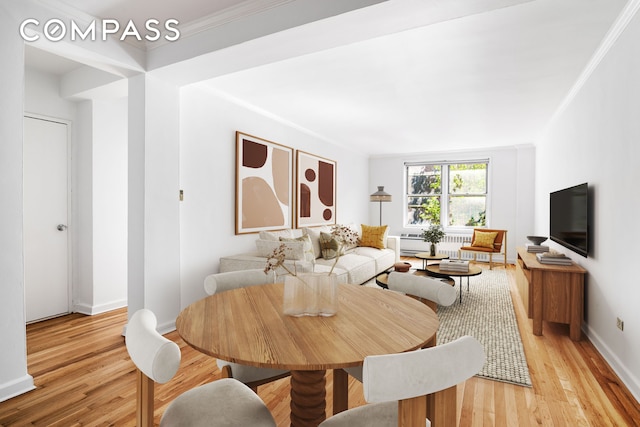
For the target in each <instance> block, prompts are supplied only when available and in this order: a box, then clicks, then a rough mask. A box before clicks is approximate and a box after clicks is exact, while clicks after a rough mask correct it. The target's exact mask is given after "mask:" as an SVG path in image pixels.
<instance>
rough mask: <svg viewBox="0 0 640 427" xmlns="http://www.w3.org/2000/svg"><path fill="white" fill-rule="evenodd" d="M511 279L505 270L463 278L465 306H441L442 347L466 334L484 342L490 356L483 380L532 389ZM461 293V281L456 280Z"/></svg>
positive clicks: (462, 304)
mask: <svg viewBox="0 0 640 427" xmlns="http://www.w3.org/2000/svg"><path fill="white" fill-rule="evenodd" d="M508 280H509V279H508V278H507V273H506V272H505V271H504V270H500V269H498V270H488V269H483V270H482V274H480V275H479V276H474V277H471V278H470V279H469V291H468V292H467V279H466V278H463V279H462V303H460V299H459V297H458V299H457V300H456V302H454V303H453V304H452V305H450V306H449V307H442V306H438V318H439V319H440V328H439V329H438V339H437V343H438V345H440V344H444V343H447V342H449V341H452V340H454V339H456V338H458V337H461V336H463V335H471V336H473V337H475V338H476V339H477V340H478V341H480V342H481V343H482V345H483V346H484V349H485V353H486V356H487V359H486V362H485V365H484V367H483V368H482V370H481V371H480V372H479V373H478V376H479V377H483V378H488V379H491V380H497V381H503V382H508V383H512V384H517V385H522V386H528V387H531V378H530V376H529V368H528V367H527V359H526V358H525V354H524V347H523V345H522V339H521V338H520V332H519V331H518V324H517V322H516V315H515V312H514V311H513V303H512V302H511V294H510V292H509V281H508ZM455 281H456V290H457V291H458V292H459V291H460V289H459V286H460V285H459V283H460V279H459V278H456V279H455Z"/></svg>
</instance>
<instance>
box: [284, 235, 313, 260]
mask: <svg viewBox="0 0 640 427" xmlns="http://www.w3.org/2000/svg"><path fill="white" fill-rule="evenodd" d="M280 241H281V242H302V244H303V251H304V260H305V261H308V262H315V261H316V254H315V253H314V252H313V244H312V243H311V238H310V237H309V236H308V235H306V234H305V235H304V236H300V237H294V238H287V237H280Z"/></svg>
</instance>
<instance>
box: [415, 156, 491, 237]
mask: <svg viewBox="0 0 640 427" xmlns="http://www.w3.org/2000/svg"><path fill="white" fill-rule="evenodd" d="M488 165H489V164H488V162H487V161H482V162H469V163H462V162H461V163H424V164H410V165H407V166H406V178H407V195H406V196H407V197H406V200H407V217H406V223H407V225H418V226H429V225H432V224H436V225H443V226H445V227H477V226H485V225H486V209H487V208H486V202H487V171H488Z"/></svg>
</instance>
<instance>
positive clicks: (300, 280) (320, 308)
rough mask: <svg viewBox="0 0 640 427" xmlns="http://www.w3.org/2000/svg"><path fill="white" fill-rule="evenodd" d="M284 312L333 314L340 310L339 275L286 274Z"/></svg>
mask: <svg viewBox="0 0 640 427" xmlns="http://www.w3.org/2000/svg"><path fill="white" fill-rule="evenodd" d="M282 310H283V313H284V314H286V315H288V316H296V317H299V316H333V315H334V314H336V312H337V311H338V276H337V275H336V274H330V275H329V274H326V273H300V274H298V275H297V276H285V278H284V301H283V304H282Z"/></svg>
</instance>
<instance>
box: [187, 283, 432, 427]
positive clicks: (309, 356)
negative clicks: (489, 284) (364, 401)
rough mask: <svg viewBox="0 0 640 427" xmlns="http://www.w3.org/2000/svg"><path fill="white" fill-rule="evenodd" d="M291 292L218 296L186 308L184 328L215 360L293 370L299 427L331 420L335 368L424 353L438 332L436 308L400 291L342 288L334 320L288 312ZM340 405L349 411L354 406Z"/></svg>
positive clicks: (273, 287) (257, 290) (255, 290)
mask: <svg viewBox="0 0 640 427" xmlns="http://www.w3.org/2000/svg"><path fill="white" fill-rule="evenodd" d="M283 292H284V285H283V284H282V283H276V284H268V285H259V286H250V287H245V288H239V289H234V290H230V291H226V292H221V293H218V294H215V295H211V296H209V297H206V298H204V299H202V300H200V301H197V302H195V303H193V304H191V305H189V306H188V307H186V308H185V309H184V310H183V311H182V312H181V313H180V315H179V316H178V318H177V319H176V328H177V330H178V333H179V334H180V336H181V337H182V339H183V340H184V341H185V342H186V343H187V344H189V345H190V346H192V347H193V348H195V349H197V350H199V351H201V352H203V353H205V354H208V355H210V356H213V357H216V358H220V359H223V360H227V361H230V362H237V363H241V364H245V365H249V366H257V367H264V368H277V369H287V370H290V371H291V380H290V381H291V425H292V426H295V427H298V426H305V427H306V426H317V425H318V424H319V423H320V422H322V420H324V419H325V410H326V402H325V398H326V396H325V374H326V370H327V369H334V370H340V371H341V369H339V368H345V367H351V366H359V365H362V363H363V361H364V358H365V357H366V356H369V355H376V354H389V353H399V352H404V351H409V350H415V349H419V348H422V347H424V346H425V345H426V344H427V343H428V342H429V341H430V340H431V338H432V337H433V336H434V335H435V333H436V331H437V329H438V324H439V322H438V318H437V316H436V314H435V313H434V312H433V310H431V309H430V308H429V307H428V306H426V305H425V304H423V303H421V302H419V301H417V300H415V299H413V298H410V297H407V296H405V295H402V294H399V293H396V292H391V291H385V290H381V289H375V288H370V287H366V286H358V285H339V289H338V312H337V314H336V315H334V316H330V317H321V316H304V317H291V316H287V315H284V314H283V313H282V302H283ZM334 372H337V371H334ZM341 372H342V373H344V372H343V371H341ZM344 394H345V396H344V398H345V399H346V393H344ZM334 402H335V396H334ZM338 405H341V406H342V405H344V407H345V408H343V409H346V402H345V403H344V404H340V403H339V404H338Z"/></svg>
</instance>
